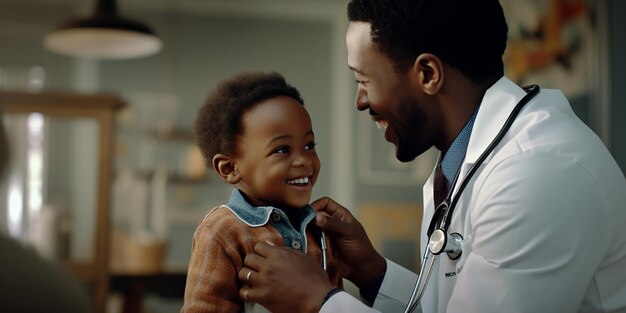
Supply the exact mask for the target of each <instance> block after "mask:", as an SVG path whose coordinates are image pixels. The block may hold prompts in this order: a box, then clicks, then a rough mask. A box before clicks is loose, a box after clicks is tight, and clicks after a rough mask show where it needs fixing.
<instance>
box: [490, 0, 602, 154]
mask: <svg viewBox="0 0 626 313" xmlns="http://www.w3.org/2000/svg"><path fill="white" fill-rule="evenodd" d="M605 2H606V1H593V0H501V1H500V3H501V4H502V7H503V9H504V14H505V16H506V18H507V23H508V26H509V39H508V43H507V49H506V51H505V54H504V64H505V72H506V75H507V76H508V77H509V78H511V79H512V80H513V81H515V82H517V83H518V84H520V85H528V84H533V83H534V84H539V85H540V86H541V87H542V88H555V89H560V90H561V91H563V93H564V94H565V96H566V97H567V98H568V99H569V100H570V102H571V104H572V106H573V108H574V111H575V112H576V114H577V115H578V116H579V117H580V118H581V119H582V120H583V121H584V122H585V123H587V125H589V126H590V127H591V128H592V129H594V130H595V131H596V133H598V135H599V136H600V137H601V138H602V139H603V140H604V141H605V143H607V142H608V134H609V128H608V127H609V122H610V119H609V112H608V108H609V101H608V94H609V83H608V82H609V81H608V80H609V77H608V73H609V70H608V69H609V64H608V63H607V62H608V61H607V60H608V45H607V43H608V26H607V25H606V21H607V18H606V3H605Z"/></svg>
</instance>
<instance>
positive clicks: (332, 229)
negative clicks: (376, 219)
mask: <svg viewBox="0 0 626 313" xmlns="http://www.w3.org/2000/svg"><path fill="white" fill-rule="evenodd" d="M311 206H312V207H313V209H314V210H315V211H317V212H318V213H317V215H316V217H315V224H316V225H317V226H318V227H319V228H321V229H322V230H323V231H325V232H326V233H327V234H328V235H329V236H328V238H330V239H331V241H332V245H333V249H335V251H337V253H338V254H339V257H338V258H337V261H338V262H339V264H338V269H339V274H340V275H341V276H342V277H345V278H347V279H348V280H350V281H351V282H353V283H354V284H355V285H356V286H357V287H359V288H360V289H361V291H363V290H367V289H369V288H370V287H371V286H373V285H374V284H375V283H376V282H379V281H380V279H382V277H383V276H384V275H385V271H386V269H387V262H386V261H385V259H384V258H383V257H382V256H381V255H380V254H379V253H378V252H377V251H376V249H374V246H372V243H371V242H370V240H369V238H368V237H367V234H366V233H365V229H363V226H362V225H361V223H359V221H358V220H357V219H356V218H355V217H354V216H353V215H352V214H351V213H350V211H348V209H346V208H344V207H343V206H341V205H339V204H338V203H337V202H335V201H334V200H332V199H330V198H328V197H324V198H321V199H318V200H316V201H314V202H313V203H311Z"/></svg>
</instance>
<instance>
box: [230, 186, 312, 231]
mask: <svg viewBox="0 0 626 313" xmlns="http://www.w3.org/2000/svg"><path fill="white" fill-rule="evenodd" d="M228 207H229V208H230V209H231V211H233V213H235V215H237V217H238V218H239V219H240V220H241V221H242V222H244V223H246V225H248V226H250V227H259V226H263V225H265V224H267V223H268V221H269V220H270V216H271V214H272V212H276V213H278V214H279V215H281V216H282V217H283V218H285V220H289V219H288V218H287V215H286V214H285V212H283V210H281V209H279V208H276V207H273V206H257V207H255V206H252V205H251V204H250V203H248V201H247V200H246V199H245V198H244V196H243V194H242V193H241V191H240V190H239V189H237V188H234V189H233V191H232V193H231V195H230V200H228ZM298 212H299V213H300V219H299V220H300V221H301V223H300V225H292V227H294V228H296V227H297V226H300V227H297V228H299V230H300V232H301V233H304V229H305V228H306V225H308V224H309V222H311V221H312V220H313V218H314V217H315V211H314V210H313V208H312V207H311V206H310V205H307V206H306V207H304V208H302V209H301V210H298Z"/></svg>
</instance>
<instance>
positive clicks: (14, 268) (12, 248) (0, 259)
mask: <svg viewBox="0 0 626 313" xmlns="http://www.w3.org/2000/svg"><path fill="white" fill-rule="evenodd" d="M9 159H10V151H9V141H8V138H7V136H6V133H5V131H4V122H3V114H2V112H0V182H2V183H4V180H5V177H6V175H7V172H8V167H9ZM0 185H2V184H0ZM3 207H4V206H0V208H3ZM0 290H1V292H0V312H3V313H36V312H58V313H86V312H91V311H92V308H93V307H92V305H91V302H90V300H89V296H88V294H87V291H86V290H85V288H84V287H83V286H82V285H81V284H80V283H79V282H78V281H77V280H76V279H75V278H74V277H73V276H72V275H71V274H70V273H69V272H68V271H67V270H66V269H65V268H63V267H62V266H61V265H59V264H54V263H52V262H50V261H47V260H45V259H43V258H42V257H41V256H40V255H38V254H37V252H36V251H34V250H32V249H29V248H27V247H25V246H23V245H22V244H21V243H19V242H17V241H16V240H14V239H13V238H10V237H8V236H6V235H5V234H0Z"/></svg>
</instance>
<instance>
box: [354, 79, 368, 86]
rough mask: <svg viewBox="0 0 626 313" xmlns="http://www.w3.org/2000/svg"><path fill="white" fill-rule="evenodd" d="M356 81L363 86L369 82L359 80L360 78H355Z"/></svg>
mask: <svg viewBox="0 0 626 313" xmlns="http://www.w3.org/2000/svg"><path fill="white" fill-rule="evenodd" d="M354 82H355V83H356V84H357V85H361V86H365V84H367V82H366V81H363V80H358V79H355V80H354Z"/></svg>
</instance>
